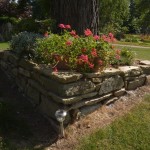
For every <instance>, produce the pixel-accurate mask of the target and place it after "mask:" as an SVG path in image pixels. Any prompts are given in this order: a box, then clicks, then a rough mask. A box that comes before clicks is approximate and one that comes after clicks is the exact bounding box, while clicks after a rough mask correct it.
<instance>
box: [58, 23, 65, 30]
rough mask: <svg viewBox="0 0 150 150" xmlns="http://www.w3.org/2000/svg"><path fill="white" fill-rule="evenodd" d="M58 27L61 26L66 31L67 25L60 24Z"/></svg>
mask: <svg viewBox="0 0 150 150" xmlns="http://www.w3.org/2000/svg"><path fill="white" fill-rule="evenodd" d="M58 26H59V27H60V28H62V29H66V27H65V25H64V24H62V23H61V24H59V25H58Z"/></svg>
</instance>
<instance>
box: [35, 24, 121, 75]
mask: <svg viewBox="0 0 150 150" xmlns="http://www.w3.org/2000/svg"><path fill="white" fill-rule="evenodd" d="M58 26H59V27H60V28H61V30H62V33H61V35H58V34H49V35H48V34H47V32H46V34H45V38H43V39H39V40H38V41H37V43H36V45H37V46H36V52H37V54H38V55H37V57H36V61H39V62H42V63H46V64H51V65H52V67H53V68H54V71H56V70H57V71H58V70H59V69H60V68H61V67H62V66H63V67H64V68H63V69H72V70H77V71H80V72H95V71H98V69H99V70H103V68H105V67H107V66H109V65H110V64H113V63H115V61H114V60H117V61H119V60H120V50H115V49H114V48H113V47H112V46H111V44H110V42H113V41H115V38H114V36H113V34H112V33H109V34H108V35H102V36H99V35H94V34H93V33H92V31H91V30H90V29H86V30H85V31H84V36H79V35H77V33H76V31H75V30H72V29H71V26H70V25H65V24H59V25H58ZM60 64H61V65H60ZM60 66H61V67H60Z"/></svg>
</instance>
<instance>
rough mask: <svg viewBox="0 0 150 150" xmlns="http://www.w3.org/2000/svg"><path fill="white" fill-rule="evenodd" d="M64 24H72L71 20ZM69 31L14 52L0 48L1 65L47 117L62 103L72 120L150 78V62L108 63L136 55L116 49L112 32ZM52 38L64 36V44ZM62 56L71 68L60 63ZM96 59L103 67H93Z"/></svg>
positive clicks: (68, 119)
mask: <svg viewBox="0 0 150 150" xmlns="http://www.w3.org/2000/svg"><path fill="white" fill-rule="evenodd" d="M60 26H61V27H63V28H67V29H68V28H69V29H70V27H69V26H63V25H60ZM65 32H66V33H65V34H63V35H62V36H61V35H60V36H59V35H50V37H48V34H46V37H44V38H43V39H39V40H38V42H37V43H36V45H35V47H34V48H31V49H28V51H26V50H20V51H17V52H18V53H15V49H13V50H11V51H4V52H0V67H1V68H2V69H3V70H4V72H5V73H6V74H7V75H8V76H9V77H11V79H12V80H13V81H14V83H16V84H17V86H18V87H19V89H20V90H22V91H23V93H25V95H26V96H27V98H28V99H29V100H30V101H31V102H32V103H33V104H34V105H35V106H36V108H38V109H39V110H40V111H41V112H42V113H43V114H44V115H45V116H47V117H48V118H49V119H53V120H56V118H55V112H56V110H58V109H64V110H66V111H67V112H68V113H67V118H66V120H65V123H66V124H68V123H70V122H71V121H73V120H76V119H78V118H79V117H81V116H85V115H87V114H88V113H91V112H93V111H94V110H96V109H98V108H100V107H101V106H102V105H104V104H105V105H107V104H110V103H112V102H114V101H116V100H118V99H119V97H120V96H122V95H123V94H125V93H126V90H134V89H136V88H137V87H140V86H142V85H144V84H145V83H146V75H149V74H150V64H148V63H145V65H140V66H120V67H119V66H118V68H112V67H111V66H110V65H113V63H114V64H117V65H118V64H119V63H122V62H123V61H124V62H126V63H127V62H129V61H131V60H132V59H131V58H130V57H128V58H127V59H128V61H125V60H124V59H123V58H122V55H121V53H123V54H124V55H123V56H126V55H125V54H128V51H122V52H121V51H120V50H115V49H114V48H113V47H112V46H111V45H110V44H109V43H108V41H106V39H107V40H108V39H109V40H110V39H111V38H112V35H111V34H110V35H109V36H107V37H106V36H105V37H104V36H103V38H102V37H99V36H96V35H95V36H93V35H92V32H91V31H90V30H85V36H86V37H81V38H79V37H76V36H77V35H76V33H75V31H70V32H68V31H65ZM21 36H22V35H21ZM72 36H73V37H72ZM110 37H111V38H110ZM53 38H54V39H55V38H56V39H59V38H60V39H59V40H60V41H59V42H61V46H60V45H59V44H60V43H59V42H58V41H57V40H56V41H55V40H52V39H53ZM68 38H69V40H70V41H68ZM33 39H34V38H33ZM51 42H52V43H53V42H54V43H53V44H54V45H53V44H52V43H51ZM57 42H58V43H57ZM66 42H67V43H66ZM14 43H15V42H14ZM14 43H13V44H14ZM44 43H45V44H44ZM74 43H75V44H74ZM89 43H90V44H89ZM13 44H12V45H13ZM57 44H58V45H57ZM14 45H15V44H14ZM14 45H13V46H14ZM13 46H12V47H13ZM53 46H54V47H55V46H57V48H59V46H60V49H56V50H58V51H56V50H55V51H54V50H53V48H54V47H53ZM73 48H74V49H73ZM83 48H85V49H83ZM35 49H36V50H35ZM34 50H35V51H34ZM61 50H62V51H61ZM74 51H75V52H74ZM24 52H26V53H24ZM31 54H32V55H31ZM129 54H130V53H129ZM33 56H34V57H33ZM110 56H111V57H110ZM128 56H130V55H128ZM29 58H30V59H29ZM97 58H98V62H97V61H96V59H97ZM114 58H116V59H114ZM122 60H123V61H122ZM61 61H64V63H66V65H67V66H68V68H67V69H69V70H65V71H64V70H60V69H58V68H57V67H58V62H59V63H60V62H61ZM115 61H117V62H115ZM37 62H40V63H37ZM41 62H42V63H41ZM97 63H98V65H99V66H98V68H99V69H100V70H98V71H97V72H95V69H96V67H95V66H96V64H97Z"/></svg>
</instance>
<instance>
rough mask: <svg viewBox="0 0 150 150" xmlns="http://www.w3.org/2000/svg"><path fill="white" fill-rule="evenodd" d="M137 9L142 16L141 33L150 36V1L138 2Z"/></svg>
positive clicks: (140, 21)
mask: <svg viewBox="0 0 150 150" xmlns="http://www.w3.org/2000/svg"><path fill="white" fill-rule="evenodd" d="M137 7H138V11H139V14H140V18H139V24H140V26H141V32H142V33H145V34H150V1H149V0H138V1H137Z"/></svg>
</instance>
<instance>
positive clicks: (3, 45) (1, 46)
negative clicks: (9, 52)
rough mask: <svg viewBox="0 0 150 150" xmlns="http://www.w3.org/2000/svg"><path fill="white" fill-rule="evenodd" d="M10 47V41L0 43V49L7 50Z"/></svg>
mask: <svg viewBox="0 0 150 150" xmlns="http://www.w3.org/2000/svg"><path fill="white" fill-rule="evenodd" d="M8 48H9V43H8V42H5V43H0V50H5V49H8Z"/></svg>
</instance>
